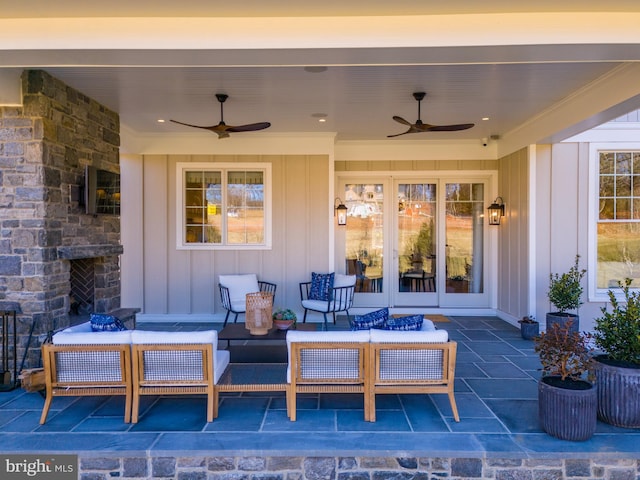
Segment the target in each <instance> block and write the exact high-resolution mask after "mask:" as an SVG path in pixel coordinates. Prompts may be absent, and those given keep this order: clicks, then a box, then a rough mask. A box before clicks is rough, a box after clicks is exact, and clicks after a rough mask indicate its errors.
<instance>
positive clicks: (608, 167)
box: [600, 152, 614, 175]
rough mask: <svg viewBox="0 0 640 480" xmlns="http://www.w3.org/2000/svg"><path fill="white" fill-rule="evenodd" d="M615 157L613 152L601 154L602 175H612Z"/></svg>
mask: <svg viewBox="0 0 640 480" xmlns="http://www.w3.org/2000/svg"><path fill="white" fill-rule="evenodd" d="M613 157H614V154H613V153H611V152H601V153H600V174H601V175H604V174H607V173H608V174H612V173H614V170H613Z"/></svg>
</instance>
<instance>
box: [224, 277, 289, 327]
mask: <svg viewBox="0 0 640 480" xmlns="http://www.w3.org/2000/svg"><path fill="white" fill-rule="evenodd" d="M218 284H219V287H220V301H221V302H222V308H224V309H225V310H227V315H226V316H225V317H224V325H225V326H226V325H227V321H228V320H229V315H230V314H232V313H233V314H234V315H235V317H234V319H233V323H236V322H237V321H238V314H239V313H246V309H247V304H246V298H247V293H256V292H268V293H272V294H273V298H274V299H275V296H276V288H277V286H276V284H275V283H271V282H265V281H261V280H258V277H257V276H256V274H254V273H249V274H243V275H220V277H219V279H218Z"/></svg>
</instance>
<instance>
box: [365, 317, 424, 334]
mask: <svg viewBox="0 0 640 480" xmlns="http://www.w3.org/2000/svg"><path fill="white" fill-rule="evenodd" d="M423 322H424V315H422V314H418V315H407V316H403V317H389V318H387V319H386V321H385V322H384V324H383V325H382V326H379V327H374V328H382V329H383V330H420V329H421V328H422V324H423Z"/></svg>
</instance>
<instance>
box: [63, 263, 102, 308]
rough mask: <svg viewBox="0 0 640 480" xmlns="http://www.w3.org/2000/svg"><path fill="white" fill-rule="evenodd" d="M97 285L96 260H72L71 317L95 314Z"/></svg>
mask: <svg viewBox="0 0 640 480" xmlns="http://www.w3.org/2000/svg"><path fill="white" fill-rule="evenodd" d="M95 283H96V281H95V259H94V258H79V259H76V260H71V289H70V292H69V316H85V315H90V314H91V313H93V306H94V304H95V298H94V296H95V286H96V285H95Z"/></svg>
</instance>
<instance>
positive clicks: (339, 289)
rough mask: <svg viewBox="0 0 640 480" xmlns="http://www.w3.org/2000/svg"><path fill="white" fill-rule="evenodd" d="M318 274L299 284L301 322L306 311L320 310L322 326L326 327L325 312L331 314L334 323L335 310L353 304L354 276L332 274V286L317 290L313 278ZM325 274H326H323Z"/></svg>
mask: <svg viewBox="0 0 640 480" xmlns="http://www.w3.org/2000/svg"><path fill="white" fill-rule="evenodd" d="M318 276H320V274H314V275H313V276H312V277H314V278H313V279H312V281H311V282H303V283H301V284H300V301H301V303H302V307H303V308H304V316H303V318H302V323H305V322H306V321H307V311H308V310H311V311H314V312H320V313H322V315H323V316H324V327H325V330H326V328H327V313H331V314H332V315H333V323H334V324H335V323H336V312H346V313H347V315H349V309H350V308H351V307H352V306H353V295H354V293H355V286H356V276H355V275H341V274H339V273H336V274H334V277H333V284H332V286H328V287H327V288H326V289H323V288H320V290H322V291H318V289H317V288H316V285H314V280H315V279H316V278H317V277H318ZM325 276H326V275H325Z"/></svg>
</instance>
